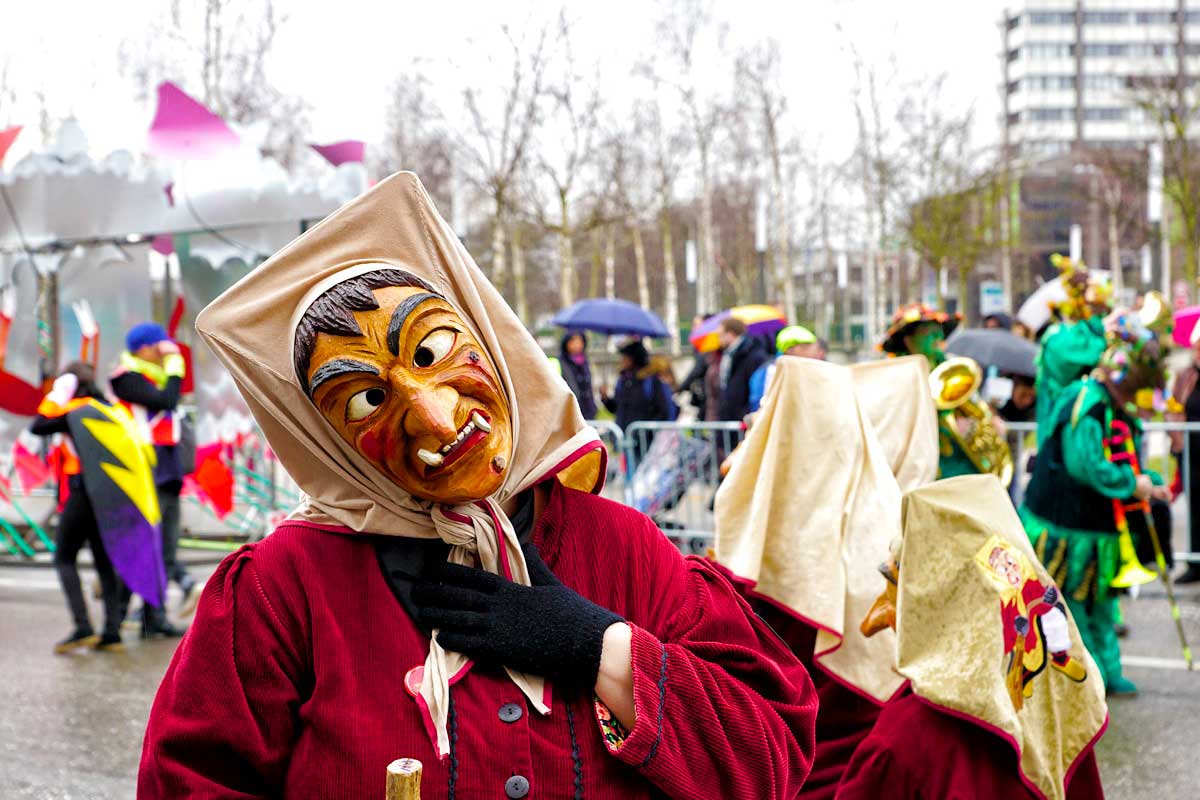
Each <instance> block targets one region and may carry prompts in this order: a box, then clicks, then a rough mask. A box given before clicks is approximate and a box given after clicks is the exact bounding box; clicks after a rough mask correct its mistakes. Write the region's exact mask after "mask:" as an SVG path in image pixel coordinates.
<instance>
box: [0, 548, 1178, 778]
mask: <svg viewBox="0 0 1200 800" xmlns="http://www.w3.org/2000/svg"><path fill="white" fill-rule="evenodd" d="M211 570H212V567H211V566H207V567H199V568H193V572H194V573H195V574H197V575H201V574H203V575H207V574H208V573H209V572H210V571H211ZM84 577H85V585H86V584H90V573H89V572H86V571H85V573H84ZM1179 591H1180V596H1181V598H1182V599H1183V610H1184V623H1185V625H1186V629H1187V631H1188V633H1189V635H1190V637H1191V639H1192V641H1193V642H1195V643H1196V644H1197V645H1200V588H1196V587H1180V590H1179ZM173 601H174V596H173V600H172V602H173ZM1124 607H1125V613H1126V618H1127V620H1128V622H1129V623H1130V625H1131V627H1132V629H1133V630H1132V633H1131V634H1130V636H1129V638H1128V639H1126V640H1125V642H1124V643H1123V653H1124V655H1125V657H1126V660H1127V666H1126V674H1127V676H1128V677H1129V678H1131V679H1132V680H1133V681H1135V682H1136V683H1137V684H1138V686H1139V688H1140V690H1141V693H1140V694H1139V695H1138V696H1137V697H1136V698H1128V699H1114V700H1113V701H1112V702H1111V703H1110V706H1109V710H1110V716H1111V722H1110V725H1109V729H1108V732H1107V734H1106V735H1105V736H1104V738H1103V739H1101V741H1100V744H1099V747H1098V757H1099V759H1100V770H1101V773H1102V775H1103V778H1104V784H1105V790H1106V795H1107V797H1109V798H1115V799H1116V800H1125V799H1129V800H1194V799H1195V798H1200V759H1198V758H1197V750H1198V749H1200V672H1195V673H1188V672H1185V671H1183V670H1182V669H1180V667H1181V666H1182V660H1181V658H1180V654H1179V648H1178V644H1177V640H1176V638H1175V630H1174V626H1173V625H1172V623H1171V621H1170V618H1169V616H1168V614H1167V606H1166V602H1165V599H1164V593H1163V591H1162V589H1161V587H1160V586H1158V585H1153V586H1151V587H1150V588H1149V589H1145V590H1144V591H1143V592H1142V595H1141V597H1140V598H1139V599H1137V600H1136V601H1133V602H1126V603H1125V604H1124ZM67 620H68V618H67V612H66V608H65V606H64V604H63V601H62V597H61V594H60V592H59V589H58V585H57V582H56V578H55V575H54V572H53V570H51V569H48V568H44V567H43V568H36V567H34V568H30V567H6V566H0V676H2V677H0V797H3V798H5V800H26V799H27V798H28V799H32V798H36V799H37V800H50V799H51V798H53V799H54V800H59V799H62V800H66V799H67V798H71V800H82V799H87V800H90V799H91V798H132V797H133V796H134V787H135V782H136V775H137V765H138V759H139V757H140V754H141V743H142V732H143V730H144V728H145V724H146V718H147V715H148V714H149V710H150V704H151V702H152V701H153V698H154V691H155V689H156V687H157V686H158V682H159V680H160V679H161V678H162V674H163V672H164V671H165V670H166V668H167V664H168V663H169V662H170V659H171V655H172V653H173V651H174V648H175V642H173V641H154V642H138V641H137V640H136V637H135V636H134V635H133V634H132V633H131V632H129V631H127V632H126V642H127V644H128V651H127V652H125V653H121V654H100V653H83V654H79V655H74V656H55V655H53V654H52V653H51V647H52V646H53V644H54V642H55V641H57V640H58V639H60V638H62V637H63V636H65V635H66V634H67V633H68V629H69V627H70V626H69V624H68V621H67ZM93 621H94V623H95V624H99V618H98V616H94V617H93ZM1198 649H1200V648H1198Z"/></svg>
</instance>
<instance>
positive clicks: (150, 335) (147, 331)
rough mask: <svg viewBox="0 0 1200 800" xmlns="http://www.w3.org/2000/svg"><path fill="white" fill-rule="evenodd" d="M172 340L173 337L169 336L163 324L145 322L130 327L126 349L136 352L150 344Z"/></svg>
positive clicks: (126, 338) (126, 339) (126, 337)
mask: <svg viewBox="0 0 1200 800" xmlns="http://www.w3.org/2000/svg"><path fill="white" fill-rule="evenodd" d="M170 340H171V337H170V336H167V331H166V329H164V328H163V326H162V325H159V324H158V323H157V322H143V323H140V324H138V325H134V326H133V327H132V328H130V329H129V333H127V334H125V349H126V350H128V351H129V352H131V353H136V352H137V351H138V350H141V349H142V348H143V347H145V346H146V345H148V344H158V343H159V342H167V341H170Z"/></svg>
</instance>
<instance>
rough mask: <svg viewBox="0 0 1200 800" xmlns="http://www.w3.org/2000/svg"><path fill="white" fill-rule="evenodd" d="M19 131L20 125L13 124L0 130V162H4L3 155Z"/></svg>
mask: <svg viewBox="0 0 1200 800" xmlns="http://www.w3.org/2000/svg"><path fill="white" fill-rule="evenodd" d="M20 132H21V126H20V125H13V126H12V127H11V128H5V129H4V130H2V131H0V164H3V163H4V156H5V155H6V154H7V153H8V148H10V147H12V143H13V142H15V141H16V139H17V134H18V133H20Z"/></svg>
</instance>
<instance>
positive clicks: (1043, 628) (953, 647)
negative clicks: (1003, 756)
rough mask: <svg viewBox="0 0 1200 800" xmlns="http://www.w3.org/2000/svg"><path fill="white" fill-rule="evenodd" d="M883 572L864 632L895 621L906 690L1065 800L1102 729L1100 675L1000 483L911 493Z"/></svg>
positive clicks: (973, 480)
mask: <svg viewBox="0 0 1200 800" xmlns="http://www.w3.org/2000/svg"><path fill="white" fill-rule="evenodd" d="M882 555H883V553H881V557H882ZM882 571H883V572H884V573H885V576H884V577H877V581H876V585H877V586H878V587H880V588H882V590H883V591H882V592H881V593H880V595H879V597H878V599H877V601H876V603H875V604H874V605H873V606H872V608H871V610H870V612H868V614H867V615H866V616H865V617H864V620H863V623H862V627H863V631H864V633H867V634H868V635H871V634H872V633H874V632H876V631H890V630H891V627H889V622H890V623H891V625H892V626H894V628H895V632H896V638H895V643H896V664H897V669H898V670H899V672H900V674H901V675H903V676H904V678H906V679H907V680H908V681H910V683H911V686H912V690H913V692H914V693H915V694H916V695H917V696H919V697H920V698H922V699H923V700H924V701H926V702H928V703H930V704H932V705H933V706H935V707H938V708H941V709H943V710H945V711H946V712H948V713H950V714H952V715H954V716H957V717H962V718H966V719H968V720H971V721H973V722H975V723H976V724H978V725H980V726H981V727H984V728H986V729H988V730H990V731H992V732H993V733H996V734H997V735H999V736H1001V737H1002V738H1004V739H1005V740H1007V741H1008V742H1009V743H1010V744H1011V745H1012V746H1013V748H1014V749H1015V750H1016V752H1017V758H1018V765H1019V769H1020V771H1021V777H1022V779H1023V781H1024V782H1025V783H1026V784H1028V785H1030V786H1031V787H1033V788H1036V790H1037V791H1038V793H1040V794H1041V795H1042V796H1044V797H1046V798H1050V800H1063V798H1065V796H1066V783H1067V778H1068V777H1069V775H1070V772H1071V769H1072V766H1073V765H1074V764H1075V763H1076V762H1078V761H1079V760H1080V759H1081V758H1082V757H1083V756H1085V755H1086V754H1087V753H1088V752H1089V751H1090V749H1091V748H1092V746H1093V745H1094V744H1095V742H1096V740H1097V739H1099V737H1100V734H1101V733H1103V731H1104V728H1105V726H1106V725H1107V722H1108V707H1107V704H1106V703H1105V699H1104V681H1103V679H1102V678H1101V676H1100V672H1099V669H1098V668H1097V667H1096V665H1095V663H1094V662H1093V661H1092V658H1091V656H1090V655H1089V654H1088V652H1087V650H1086V649H1085V648H1084V646H1083V642H1082V639H1081V637H1080V635H1079V630H1078V629H1077V628H1076V626H1075V622H1074V620H1073V619H1072V618H1071V615H1070V612H1069V611H1068V610H1067V608H1066V604H1065V602H1064V601H1063V599H1062V597H1061V595H1060V594H1059V591H1058V587H1057V586H1055V584H1054V582H1053V581H1052V580H1051V578H1050V576H1049V575H1048V574H1047V573H1046V570H1045V568H1044V567H1043V566H1042V565H1041V563H1040V562H1039V561H1038V559H1037V557H1036V555H1035V554H1034V552H1033V549H1032V548H1031V547H1030V544H1029V539H1028V537H1027V536H1026V535H1025V531H1024V528H1023V527H1022V525H1021V521H1020V519H1019V518H1018V516H1017V513H1016V511H1015V510H1014V509H1013V506H1012V502H1011V501H1010V500H1009V497H1008V494H1007V493H1006V492H1005V491H1004V488H1003V487H1002V486H1001V485H1000V482H999V481H997V480H996V478H995V477H994V476H991V475H966V476H961V477H957V478H949V479H946V480H941V481H937V482H936V483H932V484H930V485H928V486H925V487H922V488H920V489H917V490H916V491H913V492H910V493H909V494H907V495H906V496H905V498H904V533H903V538H902V539H901V540H900V542H899V543H898V545H895V544H894V545H893V546H892V548H891V556H890V558H889V559H888V562H887V563H886V565H885V566H884V567H883V569H882Z"/></svg>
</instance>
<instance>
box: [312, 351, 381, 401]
mask: <svg viewBox="0 0 1200 800" xmlns="http://www.w3.org/2000/svg"><path fill="white" fill-rule="evenodd" d="M352 372H365V373H367V374H368V375H378V374H379V367H377V366H375V365H374V364H368V363H366V362H365V361H355V360H354V359H352V358H335V359H334V360H333V361H328V362H326V363H324V364H322V365H321V366H320V367H319V368H318V369H317V371H316V372H314V373H313V376H312V381H311V383H310V385H309V389H308V394H309V396H310V397H311V396H312V394H313V392H315V391H317V387H318V386H320V385H321V384H322V383H324V382H325V381H327V380H329V379H330V378H336V377H337V376H338V375H346V374H349V373H352Z"/></svg>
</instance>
